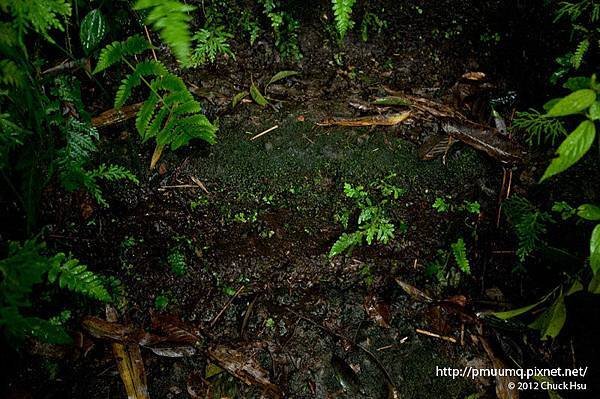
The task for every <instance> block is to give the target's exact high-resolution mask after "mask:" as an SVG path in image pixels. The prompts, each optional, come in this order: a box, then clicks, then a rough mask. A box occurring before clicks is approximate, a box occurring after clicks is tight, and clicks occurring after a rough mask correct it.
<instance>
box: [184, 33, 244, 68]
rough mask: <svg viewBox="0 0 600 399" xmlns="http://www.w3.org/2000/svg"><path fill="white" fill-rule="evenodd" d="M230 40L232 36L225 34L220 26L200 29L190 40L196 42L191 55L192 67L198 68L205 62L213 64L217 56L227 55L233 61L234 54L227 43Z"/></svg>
mask: <svg viewBox="0 0 600 399" xmlns="http://www.w3.org/2000/svg"><path fill="white" fill-rule="evenodd" d="M231 38H233V35H232V34H231V33H228V32H225V30H224V27H222V26H217V27H211V28H209V29H200V30H199V31H198V32H196V34H195V35H194V36H193V38H192V39H193V40H194V41H195V42H196V47H195V48H194V51H193V53H192V65H193V66H198V65H202V64H205V63H206V62H215V61H216V59H217V56H218V55H219V54H223V55H227V56H229V57H231V58H233V59H234V60H235V54H233V51H231V47H230V46H229V43H228V42H227V41H228V40H229V39H231Z"/></svg>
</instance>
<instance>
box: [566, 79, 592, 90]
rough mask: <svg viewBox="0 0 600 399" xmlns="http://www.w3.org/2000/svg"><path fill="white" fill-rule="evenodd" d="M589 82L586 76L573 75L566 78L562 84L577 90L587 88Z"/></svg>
mask: <svg viewBox="0 0 600 399" xmlns="http://www.w3.org/2000/svg"><path fill="white" fill-rule="evenodd" d="M590 84H591V79H590V78H588V77H587V76H574V77H572V78H569V79H567V81H566V82H565V83H564V84H563V87H564V88H565V89H569V90H571V91H577V90H581V89H589V88H590Z"/></svg>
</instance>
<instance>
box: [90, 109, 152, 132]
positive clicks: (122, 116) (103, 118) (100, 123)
mask: <svg viewBox="0 0 600 399" xmlns="http://www.w3.org/2000/svg"><path fill="white" fill-rule="evenodd" d="M142 104H143V103H135V104H131V105H126V106H124V107H122V108H118V109H117V108H111V109H109V110H107V111H104V112H102V113H101V114H100V115H98V116H95V117H93V118H92V125H93V126H94V127H105V126H110V125H114V124H117V123H122V122H125V121H126V120H129V119H131V118H133V117H135V115H136V114H137V112H138V111H139V109H140V108H141V107H142Z"/></svg>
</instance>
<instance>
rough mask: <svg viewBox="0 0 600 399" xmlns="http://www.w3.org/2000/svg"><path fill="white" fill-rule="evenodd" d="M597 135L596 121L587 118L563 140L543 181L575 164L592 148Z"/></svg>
mask: <svg viewBox="0 0 600 399" xmlns="http://www.w3.org/2000/svg"><path fill="white" fill-rule="evenodd" d="M595 137H596V127H595V125H594V122H592V121H589V120H585V121H583V122H581V123H580V124H579V126H578V127H577V128H576V129H575V130H574V131H573V132H572V133H571V134H569V136H568V137H567V138H566V139H565V140H564V141H563V142H562V144H561V145H560V147H558V150H557V151H556V153H557V154H558V157H556V158H554V159H553V160H552V162H551V163H550V165H549V166H548V168H547V169H546V172H544V176H542V179H541V181H544V180H546V179H548V178H550V177H552V176H554V175H556V174H559V173H561V172H563V171H565V170H566V169H568V168H570V167H571V166H573V165H574V164H575V163H576V162H577V161H579V160H580V159H581V157H583V156H584V155H585V153H586V152H588V150H589V149H590V147H591V146H592V144H593V142H594V138H595Z"/></svg>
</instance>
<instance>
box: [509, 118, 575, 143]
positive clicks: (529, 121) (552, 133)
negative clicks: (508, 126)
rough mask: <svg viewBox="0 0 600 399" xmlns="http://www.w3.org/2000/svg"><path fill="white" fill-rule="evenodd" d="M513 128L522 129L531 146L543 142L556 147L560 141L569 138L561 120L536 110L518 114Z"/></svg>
mask: <svg viewBox="0 0 600 399" xmlns="http://www.w3.org/2000/svg"><path fill="white" fill-rule="evenodd" d="M512 128H516V129H522V130H523V131H524V133H525V134H526V135H527V137H526V141H527V143H528V144H529V145H530V146H532V145H534V144H535V145H540V144H542V142H544V143H547V142H550V143H552V145H554V143H555V142H556V141H557V140H558V139H561V138H562V137H566V136H567V130H566V129H565V127H564V125H563V123H562V122H561V120H560V119H559V118H552V117H548V116H546V115H545V114H541V113H540V112H538V111H536V110H534V109H531V110H529V111H523V112H517V116H516V118H515V119H514V120H513V124H512Z"/></svg>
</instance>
